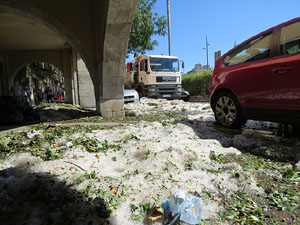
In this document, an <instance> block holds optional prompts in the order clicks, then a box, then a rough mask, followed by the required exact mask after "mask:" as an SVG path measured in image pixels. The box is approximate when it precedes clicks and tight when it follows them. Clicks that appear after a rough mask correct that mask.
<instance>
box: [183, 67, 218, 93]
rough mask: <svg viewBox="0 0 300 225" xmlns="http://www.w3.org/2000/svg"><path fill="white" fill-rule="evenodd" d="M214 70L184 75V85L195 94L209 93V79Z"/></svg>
mask: <svg viewBox="0 0 300 225" xmlns="http://www.w3.org/2000/svg"><path fill="white" fill-rule="evenodd" d="M211 75H212V71H205V72H201V73H191V74H186V75H183V76H182V87H183V88H184V89H186V90H187V91H189V92H190V95H191V96H194V95H202V96H203V95H208V92H209V80H210V77H211Z"/></svg>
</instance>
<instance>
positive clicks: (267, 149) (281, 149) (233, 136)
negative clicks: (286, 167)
mask: <svg viewBox="0 0 300 225" xmlns="http://www.w3.org/2000/svg"><path fill="white" fill-rule="evenodd" d="M175 123H180V124H185V125H188V126H190V127H191V128H192V129H193V130H194V131H195V133H196V134H197V135H198V137H199V138H200V139H214V140H217V141H218V142H219V143H220V144H221V145H222V146H223V147H234V148H237V149H239V150H240V151H242V152H247V153H250V154H253V155H256V156H260V157H263V158H266V159H271V160H274V161H278V162H290V163H292V164H294V163H295V162H297V161H299V160H300V159H298V158H299V155H300V139H299V133H295V134H294V135H292V136H291V137H283V136H279V135H278V134H280V133H282V131H280V128H278V127H276V126H274V124H273V123H268V122H266V123H263V122H254V121H253V122H252V123H251V124H248V125H247V124H246V127H243V128H242V129H227V128H224V127H221V126H219V125H217V124H216V122H215V121H199V120H188V119H182V120H177V121H175ZM297 155H298V156H297Z"/></svg>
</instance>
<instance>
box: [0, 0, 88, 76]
mask: <svg viewBox="0 0 300 225" xmlns="http://www.w3.org/2000/svg"><path fill="white" fill-rule="evenodd" d="M0 12H4V13H9V14H14V15H18V16H22V17H25V18H28V19H32V20H33V21H35V22H38V23H40V24H42V25H44V26H46V27H48V28H49V29H51V30H53V31H54V32H56V33H57V34H59V35H60V36H61V37H62V38H63V39H64V40H66V42H67V43H68V44H70V46H72V47H73V48H74V49H75V50H76V52H78V54H79V55H80V56H81V57H82V59H83V60H84V62H85V63H86V65H87V69H88V70H89V72H90V73H93V72H94V62H93V60H92V56H91V55H90V54H89V52H88V51H87V50H86V48H85V47H84V44H83V43H82V42H81V41H80V40H79V38H78V37H76V35H74V34H73V33H72V32H71V31H70V29H69V28H68V27H67V26H65V25H64V24H63V23H61V22H60V21H59V20H57V19H56V18H55V17H54V16H51V15H50V14H49V13H47V12H46V11H45V10H42V9H39V8H37V7H35V6H34V1H33V0H29V1H19V0H0Z"/></svg>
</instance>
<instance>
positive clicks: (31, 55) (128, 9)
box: [0, 0, 137, 117]
mask: <svg viewBox="0 0 300 225" xmlns="http://www.w3.org/2000/svg"><path fill="white" fill-rule="evenodd" d="M136 4H137V0H134V1H131V0H123V1H119V0H106V1H96V0H88V1H87V0H79V1H75V2H72V4H70V3H69V2H68V1H58V0H53V1H33V0H22V1H21V0H0V34H1V36H0V65H1V66H0V69H1V73H0V96H5V95H9V90H10V88H11V86H12V85H13V78H14V76H15V75H16V71H18V70H19V69H20V68H21V67H22V66H24V65H25V64H26V63H29V62H33V61H39V62H47V63H51V64H53V65H56V66H57V67H59V68H61V70H62V72H63V74H64V81H65V91H66V101H67V102H69V103H73V104H79V103H80V104H81V105H83V106H85V107H96V109H97V112H99V113H101V115H102V116H104V117H117V116H123V115H124V106H123V65H124V63H125V58H126V49H127V44H128V39H129V32H130V27H131V22H132V19H133V15H134V11H135V7H136ZM76 89H77V90H78V91H76ZM74 90H75V91H74ZM80 93H82V96H80ZM90 96H92V97H90ZM93 96H95V98H93Z"/></svg>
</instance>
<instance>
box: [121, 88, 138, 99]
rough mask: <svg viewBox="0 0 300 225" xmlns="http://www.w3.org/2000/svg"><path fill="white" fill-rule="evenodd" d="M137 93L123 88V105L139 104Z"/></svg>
mask: <svg viewBox="0 0 300 225" xmlns="http://www.w3.org/2000/svg"><path fill="white" fill-rule="evenodd" d="M139 101H140V97H139V93H137V91H136V90H134V89H130V88H129V87H127V86H125V87H124V103H134V102H139Z"/></svg>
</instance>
